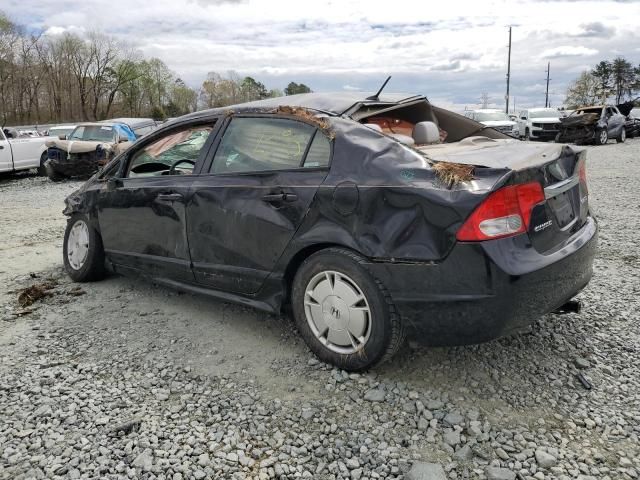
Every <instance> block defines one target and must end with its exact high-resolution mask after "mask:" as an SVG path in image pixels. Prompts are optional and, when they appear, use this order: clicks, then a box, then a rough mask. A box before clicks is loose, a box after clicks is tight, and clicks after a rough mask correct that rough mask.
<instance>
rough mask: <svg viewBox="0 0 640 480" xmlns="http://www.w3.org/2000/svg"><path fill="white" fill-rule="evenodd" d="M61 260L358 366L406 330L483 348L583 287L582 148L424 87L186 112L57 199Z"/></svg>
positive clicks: (432, 341)
mask: <svg viewBox="0 0 640 480" xmlns="http://www.w3.org/2000/svg"><path fill="white" fill-rule="evenodd" d="M64 213H65V214H66V215H67V216H68V217H69V220H68V224H67V229H66V232H65V238H64V243H63V251H64V252H63V253H64V255H63V256H64V264H65V268H66V271H67V272H68V274H69V275H70V276H71V278H72V279H74V280H76V281H89V280H97V279H100V278H101V277H103V275H104V274H105V270H114V271H115V272H120V273H123V274H132V275H143V276H145V277H147V278H149V279H151V280H152V281H154V282H156V283H158V284H162V285H166V286H169V287H174V288H177V289H180V290H184V291H188V292H194V293H201V294H205V295H210V296H212V297H215V298H218V299H222V300H225V301H233V302H238V303H241V304H244V305H248V306H251V307H255V308H258V309H261V310H264V311H267V312H271V313H279V312H281V311H282V310H283V309H285V310H286V311H289V309H290V310H291V311H292V312H293V317H294V318H295V322H296V324H297V327H298V330H299V331H300V333H301V335H302V336H303V337H304V340H305V341H306V342H307V344H308V345H309V347H310V348H311V350H312V351H313V352H314V353H315V354H316V355H317V356H318V357H319V358H320V359H321V360H323V361H325V362H329V363H331V364H334V365H337V366H339V367H340V368H344V369H346V370H351V371H360V370H364V369H367V368H369V367H371V366H372V365H375V364H377V363H379V362H381V361H383V360H385V359H387V358H390V357H391V356H392V355H393V354H394V353H395V352H396V351H397V350H398V349H399V348H400V347H401V346H402V345H403V340H404V339H405V338H406V336H407V335H408V336H410V337H411V338H412V339H414V340H417V341H421V342H423V343H425V344H429V345H461V344H469V343H477V342H484V341H488V340H491V339H494V338H497V337H500V336H503V335H507V334H509V333H511V332H514V331H518V330H519V329H523V328H525V327H527V326H528V325H530V324H531V323H532V322H533V321H534V320H535V319H536V318H538V317H539V316H541V315H543V314H546V313H548V312H552V311H554V310H556V309H559V308H560V307H562V306H563V305H565V304H566V303H567V302H568V301H569V300H570V299H572V298H573V297H574V296H575V295H576V294H577V293H578V292H580V290H582V289H583V288H584V287H585V286H586V285H587V283H588V282H589V280H590V278H591V274H592V263H593V258H594V255H595V251H596V238H597V225H596V221H595V220H594V218H593V216H592V215H591V213H590V210H589V203H588V191H587V183H586V152H585V151H584V149H581V148H579V147H570V146H566V145H558V144H533V143H522V142H519V141H517V140H514V139H510V138H509V137H507V136H506V135H504V134H502V133H500V132H498V131H496V130H494V129H491V128H489V127H486V126H484V125H482V124H479V123H477V122H475V121H473V120H470V119H467V118H464V117H462V116H460V115H458V114H455V113H453V112H450V111H447V110H444V109H441V108H438V107H435V106H433V105H431V103H430V102H429V101H428V100H427V99H426V98H425V97H423V96H406V95H393V94H386V95H373V96H370V97H367V98H365V96H362V95H359V94H355V93H340V94H315V93H310V94H302V95H295V96H288V97H282V98H275V99H269V100H264V101H260V102H254V103H249V104H244V105H238V106H235V107H230V108H221V109H214V110H208V111H203V112H197V113H193V114H190V115H187V116H185V117H181V118H179V119H176V120H175V121H172V122H170V123H168V124H166V125H164V126H163V127H161V128H160V129H159V130H157V131H155V132H153V133H152V134H150V135H148V136H146V137H145V138H143V139H142V140H140V141H138V142H137V143H136V144H134V145H132V146H131V147H130V148H129V149H128V150H127V151H126V152H124V153H123V154H121V155H119V156H118V157H116V158H115V159H114V160H112V161H111V162H110V163H109V164H108V165H107V166H106V167H105V168H104V169H103V170H102V171H101V172H99V173H98V174H97V175H95V176H94V177H93V178H92V179H90V180H89V181H88V182H87V183H86V184H85V185H84V186H83V187H82V188H81V189H80V190H78V191H76V192H74V193H73V194H72V195H70V196H69V197H68V198H67V199H66V208H65V210H64Z"/></svg>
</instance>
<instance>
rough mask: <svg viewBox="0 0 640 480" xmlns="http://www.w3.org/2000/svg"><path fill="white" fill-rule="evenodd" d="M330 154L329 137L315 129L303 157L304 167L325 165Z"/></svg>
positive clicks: (327, 163)
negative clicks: (305, 154) (305, 155)
mask: <svg viewBox="0 0 640 480" xmlns="http://www.w3.org/2000/svg"><path fill="white" fill-rule="evenodd" d="M330 156H331V144H330V143H329V139H328V138H327V137H325V136H324V135H323V134H322V133H321V132H319V131H316V134H315V135H314V137H313V141H312V142H311V146H310V147H309V152H307V158H305V159H304V167H305V168H314V167H326V166H327V165H329V157H330Z"/></svg>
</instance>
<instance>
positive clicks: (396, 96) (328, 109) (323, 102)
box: [180, 92, 426, 119]
mask: <svg viewBox="0 0 640 480" xmlns="http://www.w3.org/2000/svg"><path fill="white" fill-rule="evenodd" d="M372 95H374V94H373V93H372V92H369V93H365V92H333V93H332V92H327V93H301V94H298V95H287V96H284V97H275V98H267V99H265V100H257V101H255V102H248V103H241V104H238V105H230V106H228V107H220V108H212V109H209V110H201V111H199V112H194V113H191V114H189V115H186V116H184V117H180V118H183V119H184V118H194V117H199V116H203V115H208V114H217V113H221V112H225V111H227V110H234V111H243V110H255V109H262V108H264V109H269V108H277V107H282V106H294V107H302V108H307V109H310V110H316V111H319V112H323V113H327V114H329V115H341V114H343V113H344V112H346V111H347V110H349V109H350V108H351V107H353V106H354V105H355V104H358V103H363V104H375V105H384V104H392V105H393V104H399V103H405V102H410V101H414V100H420V99H425V100H426V97H425V96H423V95H411V94H407V93H383V94H381V95H380V96H379V97H378V98H377V99H371V98H367V97H371V96H372Z"/></svg>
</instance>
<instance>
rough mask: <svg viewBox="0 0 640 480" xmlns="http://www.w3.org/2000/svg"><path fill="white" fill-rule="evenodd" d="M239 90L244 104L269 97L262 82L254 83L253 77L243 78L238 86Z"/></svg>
mask: <svg viewBox="0 0 640 480" xmlns="http://www.w3.org/2000/svg"><path fill="white" fill-rule="evenodd" d="M240 90H241V92H242V99H243V100H244V101H245V102H251V101H252V100H262V99H264V98H267V97H268V96H269V92H267V89H266V88H265V86H264V85H263V84H262V82H258V81H256V80H255V79H254V78H253V77H244V79H243V80H242V83H241V84H240Z"/></svg>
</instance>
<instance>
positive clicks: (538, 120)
mask: <svg viewBox="0 0 640 480" xmlns="http://www.w3.org/2000/svg"><path fill="white" fill-rule="evenodd" d="M559 122H560V117H541V118H532V119H531V123H559Z"/></svg>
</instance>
